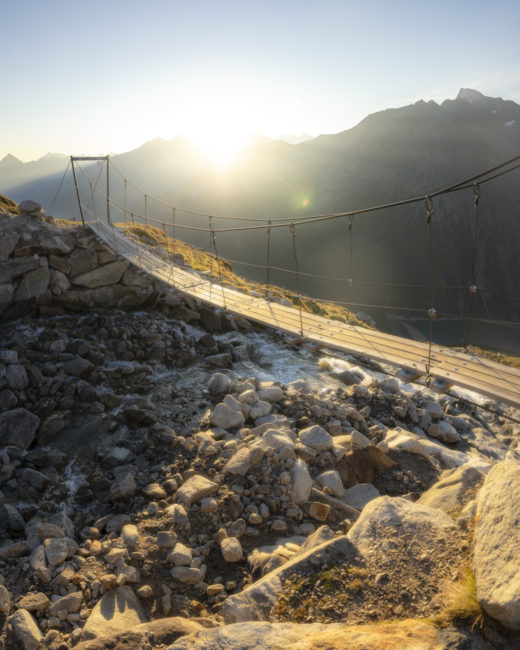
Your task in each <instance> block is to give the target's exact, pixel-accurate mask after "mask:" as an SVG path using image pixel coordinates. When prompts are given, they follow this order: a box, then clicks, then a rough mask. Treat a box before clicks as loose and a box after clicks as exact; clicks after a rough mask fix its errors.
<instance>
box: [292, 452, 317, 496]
mask: <svg viewBox="0 0 520 650" xmlns="http://www.w3.org/2000/svg"><path fill="white" fill-rule="evenodd" d="M291 475H292V482H293V485H292V491H291V499H292V501H294V503H297V504H300V505H301V504H303V503H305V502H306V501H308V500H309V497H310V494H311V490H312V478H311V475H310V474H309V469H308V467H307V463H306V462H305V461H303V460H302V459H301V458H298V459H297V460H296V461H295V463H294V464H293V466H292V468H291Z"/></svg>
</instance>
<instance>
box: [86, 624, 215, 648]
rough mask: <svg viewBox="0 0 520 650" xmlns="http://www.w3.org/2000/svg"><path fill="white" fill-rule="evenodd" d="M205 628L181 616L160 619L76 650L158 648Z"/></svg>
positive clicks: (87, 643)
mask: <svg viewBox="0 0 520 650" xmlns="http://www.w3.org/2000/svg"><path fill="white" fill-rule="evenodd" d="M203 629H204V628H203V627H202V625H200V624H199V623H197V622H196V621H192V620H189V619H186V618H181V617H180V616H173V617H171V618H159V619H156V620H155V621H151V622H150V623H141V624H139V625H136V626H135V627H132V628H130V629H129V630H124V631H122V632H120V633H119V634H115V635H111V636H103V637H99V638H97V639H93V640H91V641H82V642H81V643H80V644H79V645H76V646H74V647H75V650H113V649H114V648H124V650H142V649H143V648H145V647H147V646H148V647H152V648H158V647H163V646H166V645H167V644H170V643H173V642H174V641H176V640H177V639H178V638H179V637H182V636H184V635H186V634H194V633H195V632H198V631H200V630H203Z"/></svg>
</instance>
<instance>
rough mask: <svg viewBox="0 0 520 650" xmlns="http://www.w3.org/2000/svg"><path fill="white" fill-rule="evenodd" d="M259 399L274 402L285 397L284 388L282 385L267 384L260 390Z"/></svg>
mask: <svg viewBox="0 0 520 650" xmlns="http://www.w3.org/2000/svg"><path fill="white" fill-rule="evenodd" d="M258 399H260V400H262V401H264V402H269V403H271V404H274V403H275V402H280V401H281V400H282V399H283V390H282V389H281V388H280V386H267V387H266V388H262V389H261V390H259V391H258Z"/></svg>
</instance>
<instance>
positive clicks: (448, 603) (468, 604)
mask: <svg viewBox="0 0 520 650" xmlns="http://www.w3.org/2000/svg"><path fill="white" fill-rule="evenodd" d="M443 601H444V603H443V608H442V611H441V613H440V614H439V615H438V616H437V617H435V618H434V619H433V622H434V623H435V624H436V625H438V626H439V627H447V626H450V625H453V624H454V623H457V622H465V623H470V624H471V626H472V627H482V624H483V621H484V612H483V610H482V607H481V606H480V605H479V602H478V600H477V585H476V583H475V576H474V575H473V571H472V570H471V567H470V566H469V563H468V564H467V565H466V566H465V567H464V569H463V572H462V574H461V576H460V577H459V579H458V580H456V581H455V582H453V583H452V584H451V585H450V586H449V587H448V588H447V589H446V592H445V594H444V599H443Z"/></svg>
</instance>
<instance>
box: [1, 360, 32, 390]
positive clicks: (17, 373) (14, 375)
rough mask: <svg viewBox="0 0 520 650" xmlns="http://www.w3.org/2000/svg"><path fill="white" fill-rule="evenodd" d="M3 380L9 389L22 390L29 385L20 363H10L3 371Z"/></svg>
mask: <svg viewBox="0 0 520 650" xmlns="http://www.w3.org/2000/svg"><path fill="white" fill-rule="evenodd" d="M5 378H6V380H7V383H8V385H9V388H12V389H13V390H23V389H24V388H27V386H28V385H29V377H28V376H27V372H26V370H25V368H24V367H23V366H22V364H21V363H11V364H10V365H9V366H7V369H6V371H5Z"/></svg>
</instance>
